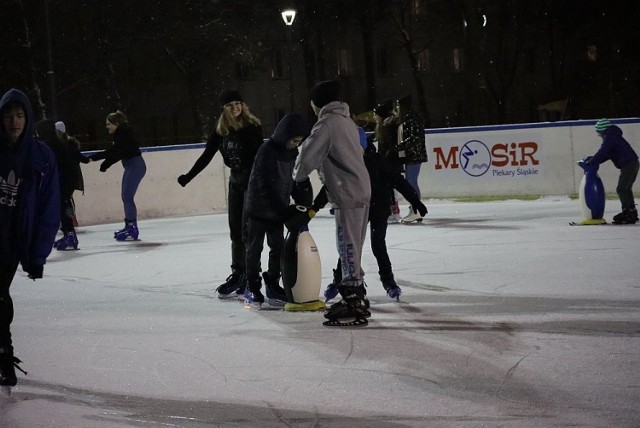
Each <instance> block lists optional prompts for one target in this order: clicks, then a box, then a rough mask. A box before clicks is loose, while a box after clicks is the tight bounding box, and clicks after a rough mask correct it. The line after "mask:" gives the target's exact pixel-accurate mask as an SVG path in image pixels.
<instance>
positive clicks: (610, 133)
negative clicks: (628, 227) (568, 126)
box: [586, 119, 639, 224]
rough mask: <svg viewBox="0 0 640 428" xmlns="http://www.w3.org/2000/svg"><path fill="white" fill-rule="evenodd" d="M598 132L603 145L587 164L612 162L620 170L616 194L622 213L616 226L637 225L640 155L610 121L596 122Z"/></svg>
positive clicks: (617, 216) (615, 220) (614, 218)
mask: <svg viewBox="0 0 640 428" xmlns="http://www.w3.org/2000/svg"><path fill="white" fill-rule="evenodd" d="M595 129H596V132H597V133H598V135H599V136H600V137H601V138H602V145H601V146H600V149H599V150H598V151H597V152H596V154H595V155H593V157H591V158H590V159H588V160H587V161H586V164H598V165H599V164H601V163H603V162H606V161H608V160H611V162H613V164H614V165H615V166H616V168H618V169H619V170H620V177H619V178H618V186H617V187H616V193H617V194H618V197H619V198H620V204H621V205H622V212H620V213H618V214H616V215H615V216H613V222H614V223H615V224H635V223H636V222H637V221H638V210H637V209H636V203H635V201H634V199H633V183H634V182H635V181H636V177H637V176H638V168H639V163H638V155H637V153H636V152H635V151H634V150H633V148H632V147H631V145H630V144H629V143H628V142H627V140H625V139H624V138H623V137H622V130H621V129H620V128H619V127H617V126H616V125H614V124H612V123H611V122H610V121H609V119H600V120H599V121H597V122H596V126H595Z"/></svg>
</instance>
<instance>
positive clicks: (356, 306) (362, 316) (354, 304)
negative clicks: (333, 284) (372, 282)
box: [322, 284, 371, 327]
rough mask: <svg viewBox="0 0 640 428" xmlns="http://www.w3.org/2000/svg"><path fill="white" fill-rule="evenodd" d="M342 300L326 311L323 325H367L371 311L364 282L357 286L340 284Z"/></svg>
mask: <svg viewBox="0 0 640 428" xmlns="http://www.w3.org/2000/svg"><path fill="white" fill-rule="evenodd" d="M338 288H339V291H340V295H341V296H342V300H340V301H339V302H338V303H335V304H333V305H331V307H330V308H329V309H328V310H327V311H326V312H325V313H324V317H325V318H326V319H327V321H325V322H324V323H322V325H325V326H328V327H348V326H365V325H367V324H368V323H369V322H368V321H367V318H368V317H369V316H371V313H370V312H369V311H368V310H367V308H366V303H365V299H366V297H365V296H366V292H365V289H364V284H362V285H357V286H347V285H340V286H339V287H338Z"/></svg>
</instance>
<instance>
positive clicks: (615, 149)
mask: <svg viewBox="0 0 640 428" xmlns="http://www.w3.org/2000/svg"><path fill="white" fill-rule="evenodd" d="M602 137H603V138H602V145H601V146H600V149H599V150H598V151H597V152H596V154H595V155H593V158H591V160H590V161H589V163H597V164H601V163H603V162H606V161H608V160H611V161H612V162H613V164H614V165H615V166H616V168H618V169H620V168H624V167H625V166H627V165H629V164H630V163H631V162H633V161H637V160H638V155H637V154H636V152H635V151H634V150H633V148H632V147H631V145H630V144H629V142H627V140H625V139H624V138H623V137H622V129H620V128H618V127H617V126H616V125H612V126H610V127H608V128H606V129H605V130H604V131H602Z"/></svg>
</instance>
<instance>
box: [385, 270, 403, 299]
mask: <svg viewBox="0 0 640 428" xmlns="http://www.w3.org/2000/svg"><path fill="white" fill-rule="evenodd" d="M380 281H382V286H383V287H384V290H385V291H386V292H387V296H389V297H390V298H391V299H396V300H397V301H398V302H399V301H400V295H401V294H402V289H401V288H400V287H399V286H398V284H396V280H395V279H394V277H393V274H392V273H390V274H386V275H380Z"/></svg>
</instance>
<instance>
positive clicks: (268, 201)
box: [244, 114, 312, 222]
mask: <svg viewBox="0 0 640 428" xmlns="http://www.w3.org/2000/svg"><path fill="white" fill-rule="evenodd" d="M301 121H302V119H301V118H300V116H298V115H293V114H292V115H287V116H285V117H284V118H283V119H282V120H281V121H280V123H278V125H277V126H276V129H275V130H274V132H273V135H272V136H271V138H269V139H268V140H267V141H266V142H265V143H264V144H263V145H262V146H261V147H260V148H259V149H258V153H257V154H256V158H255V161H254V163H253V168H252V170H251V176H250V178H249V185H248V187H247V193H246V195H245V201H244V212H245V215H248V216H251V217H254V218H259V219H262V220H267V221H273V222H282V221H284V214H285V210H286V208H287V207H288V206H289V201H290V197H293V200H294V202H295V203H296V204H300V205H305V206H309V205H311V198H312V191H311V185H310V182H309V181H308V180H307V181H305V182H302V183H298V184H297V185H294V181H293V176H292V175H293V167H294V165H295V161H296V157H297V156H298V149H297V148H296V149H287V147H286V144H287V141H289V140H290V139H291V138H293V137H297V136H305V135H306V133H308V131H305V130H304V127H303V125H301Z"/></svg>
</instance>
